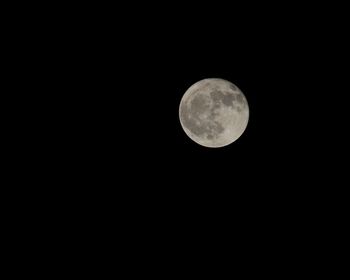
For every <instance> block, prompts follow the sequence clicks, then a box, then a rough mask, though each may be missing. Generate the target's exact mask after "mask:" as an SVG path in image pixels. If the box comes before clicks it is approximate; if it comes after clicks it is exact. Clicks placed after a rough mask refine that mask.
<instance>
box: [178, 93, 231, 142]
mask: <svg viewBox="0 0 350 280" xmlns="http://www.w3.org/2000/svg"><path fill="white" fill-rule="evenodd" d="M209 109H210V118H213V117H214V116H215V113H214V112H213V108H209V104H208V103H207V102H206V98H205V97H204V96H200V95H198V96H196V97H195V98H194V99H193V100H192V102H191V104H190V110H189V108H188V106H187V105H186V104H183V105H182V106H181V108H180V117H181V119H182V122H183V125H184V126H185V127H186V128H188V129H189V130H190V131H191V132H192V133H193V134H195V135H196V136H203V135H205V134H207V138H208V139H213V138H214V135H218V134H220V133H221V132H223V131H224V128H223V126H222V125H221V124H220V123H218V122H217V121H214V122H207V121H205V120H201V119H200V118H199V115H200V114H201V113H204V112H206V111H208V110H209ZM197 121H198V122H199V124H197Z"/></svg>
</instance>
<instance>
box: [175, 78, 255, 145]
mask: <svg viewBox="0 0 350 280" xmlns="http://www.w3.org/2000/svg"><path fill="white" fill-rule="evenodd" d="M179 116H180V123H181V126H182V128H183V129H184V131H185V133H186V134H187V135H188V137H190V138H191V139H192V140H193V141H194V142H196V143H198V144H200V145H202V146H205V147H210V148H218V147H223V146H226V145H229V144H231V143H233V142H234V141H236V140H237V139H238V138H239V137H240V136H241V135H242V134H243V132H244V130H245V129H246V127H247V124H248V119H249V107H248V102H247V99H246V98H245V96H244V94H243V93H242V91H241V90H240V89H239V88H238V87H237V86H236V85H234V84H233V83H231V82H229V81H226V80H223V79H216V78H212V79H204V80H201V81H199V82H197V83H195V84H193V85H192V86H191V87H190V88H189V89H188V90H187V91H186V92H185V94H184V96H183V97H182V99H181V102H180V108H179Z"/></svg>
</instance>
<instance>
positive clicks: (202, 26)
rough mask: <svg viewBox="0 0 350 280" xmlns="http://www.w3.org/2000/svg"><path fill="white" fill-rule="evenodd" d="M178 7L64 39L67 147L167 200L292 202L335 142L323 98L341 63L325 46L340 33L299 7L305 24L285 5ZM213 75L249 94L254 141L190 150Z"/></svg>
mask: <svg viewBox="0 0 350 280" xmlns="http://www.w3.org/2000/svg"><path fill="white" fill-rule="evenodd" d="M180 11H181V13H180V14H177V13H176V12H174V10H172V9H171V11H170V10H169V11H168V10H167V12H164V13H156V14H155V15H154V16H152V20H151V18H148V17H147V16H146V15H144V16H143V17H136V15H135V17H132V16H131V17H130V22H128V21H127V20H124V19H122V18H119V17H116V16H115V15H110V14H104V16H102V15H96V19H93V18H91V17H88V19H89V20H88V19H86V21H84V20H77V21H76V22H74V23H75V24H74V25H69V28H68V27H67V30H69V32H68V33H64V32H63V34H64V36H65V38H67V36H68V37H69V40H68V41H59V40H58V42H60V44H62V45H58V46H59V49H60V50H62V51H60V52H59V53H58V57H57V59H58V63H60V65H61V66H62V68H60V69H61V70H60V75H59V79H61V80H62V81H63V83H58V84H60V85H61V86H62V87H63V88H68V91H66V97H64V98H62V100H64V102H66V103H67V104H68V110H69V112H72V114H73V115H74V117H73V119H72V120H68V119H67V122H69V126H68V129H69V130H70V132H71V133H72V135H74V137H72V140H66V141H68V142H67V143H68V144H69V143H71V144H72V146H74V147H75V148H73V149H72V150H70V151H71V152H72V153H73V156H71V155H69V158H71V157H73V158H75V155H74V154H75V153H76V158H75V160H77V162H79V164H82V166H84V168H81V172H82V173H83V174H85V173H84V172H85V171H86V170H88V171H89V172H87V174H86V176H88V177H89V176H94V174H95V173H96V178H95V180H97V181H98V180H101V178H102V180H106V182H112V183H113V184H121V185H125V184H128V183H125V182H128V181H129V183H130V185H131V184H134V183H135V184H136V186H135V187H134V188H135V189H136V190H137V191H136V192H138V191H139V192H140V193H142V194H144V195H146V196H147V195H150V196H151V197H152V195H151V193H153V192H154V194H156V193H158V192H160V193H162V192H165V193H166V194H167V195H168V197H169V199H174V201H175V200H178V199H183V198H185V197H187V198H189V199H194V201H196V197H198V196H204V198H205V200H208V199H209V200H210V199H211V198H216V199H218V201H220V199H222V200H223V201H227V202H228V201H229V200H230V199H237V197H240V196H241V199H239V201H241V203H243V202H247V203H250V204H251V207H250V208H252V207H255V206H254V205H258V206H259V207H260V206H262V202H261V201H269V202H272V201H276V196H275V194H276V193H279V192H282V196H283V197H284V199H287V197H289V198H288V199H289V200H290V201H292V200H293V199H295V196H299V193H298V188H299V185H300V178H301V177H304V176H306V177H310V174H312V172H311V171H310V170H309V167H310V165H312V164H319V161H318V159H319V158H320V157H321V156H322V155H324V154H327V153H328V152H327V151H325V150H323V151H322V153H319V146H320V145H322V144H324V143H325V142H327V141H328V138H329V137H330V135H331V134H329V133H327V132H325V130H324V127H326V126H328V125H329V124H328V123H327V122H328V120H327V117H325V116H324V114H322V115H321V116H320V113H322V111H323V109H324V108H327V106H330V105H329V103H328V102H324V96H325V95H326V94H327V93H326V92H328V91H329V87H330V85H329V83H328V82H327V79H329V78H330V76H329V74H328V72H327V71H329V70H328V69H329V67H330V65H331V63H332V61H333V57H332V56H331V55H325V53H327V54H328V53H330V54H333V51H331V50H329V49H327V47H326V44H325V43H324V42H325V38H326V37H327V36H328V40H329V39H330V38H329V36H332V33H331V32H327V30H326V31H325V29H324V28H323V27H324V26H325V23H323V22H322V20H320V19H317V18H313V19H312V20H310V17H309V14H308V12H307V11H304V12H303V11H301V10H298V9H297V10H296V11H299V13H298V21H296V19H295V16H294V14H293V13H287V12H286V8H281V10H280V12H276V13H272V12H270V13H269V14H259V13H258V12H257V11H256V12H253V11H252V10H249V9H246V8H245V9H243V10H241V11H242V12H238V11H234V9H233V10H232V8H231V9H225V8H224V7H222V8H219V7H217V9H215V11H213V12H211V13H209V14H208V7H206V8H205V7H203V12H199V11H197V13H193V11H192V12H191V11H190V10H187V9H183V10H181V9H180ZM73 15H74V14H73ZM72 18H73V19H74V17H72ZM84 18H85V17H84ZM78 19H80V18H79V17H78ZM136 19H138V21H136ZM333 36H334V35H333ZM333 42H334V40H333ZM56 46H57V45H56ZM320 48H322V50H320ZM320 53H323V55H322V59H321V58H320ZM211 77H219V78H223V79H227V80H229V81H232V82H233V83H235V84H236V85H237V86H239V87H240V89H241V90H242V91H243V92H244V94H245V95H246V97H247V100H248V102H249V107H250V120H249V124H248V127H247V130H246V132H245V133H244V135H243V136H242V137H241V138H240V139H239V140H238V141H236V142H235V143H233V144H232V145H230V146H227V147H224V148H221V149H207V148H204V147H201V146H199V145H197V144H195V143H194V142H192V141H191V140H190V139H189V138H188V137H187V136H186V135H185V134H184V132H183V131H182V128H181V126H180V122H179V118H178V106H179V103H180V100H181V97H182V95H183V94H184V92H185V91H186V89H187V88H188V87H189V86H190V85H192V84H193V83H195V82H196V81H198V80H200V79H203V78H211ZM56 78H57V77H56ZM65 83H67V84H65ZM65 98H66V99H65ZM65 108H67V106H66V107H65ZM69 116H71V115H69ZM319 136H321V137H319ZM69 141H72V142H69ZM73 162H74V160H73ZM95 168H96V172H95V171H94V170H95ZM127 174H130V175H127ZM131 174H132V175H131ZM84 176H85V175H84ZM119 178H120V179H119ZM139 178H143V179H142V180H143V182H144V183H143V184H140V183H136V182H138V180H139ZM124 179H126V181H125V180H124ZM287 182H289V183H290V182H294V187H293V190H292V189H290V187H288V186H285V187H283V188H281V186H284V185H285V184H286V183H287ZM146 185H147V186H148V187H145V186H146ZM311 188H312V187H311ZM121 189H124V190H126V191H127V190H128V188H127V187H125V188H124V187H121ZM148 190H149V191H150V194H148V193H147V192H148ZM296 190H297V191H296ZM295 191H296V192H297V194H296V193H295ZM303 191H305V189H304V190H303ZM307 192H308V193H312V190H311V189H310V190H309V191H307ZM290 193H291V195H287V194H290ZM172 194H173V195H172ZM159 199H161V198H160V197H159ZM161 200H162V199H161ZM277 200H279V199H277ZM218 201H216V202H213V203H214V204H215V203H217V206H219V205H222V203H220V202H218ZM242 201H243V202H242ZM248 201H250V202H248ZM258 206H256V207H258Z"/></svg>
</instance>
